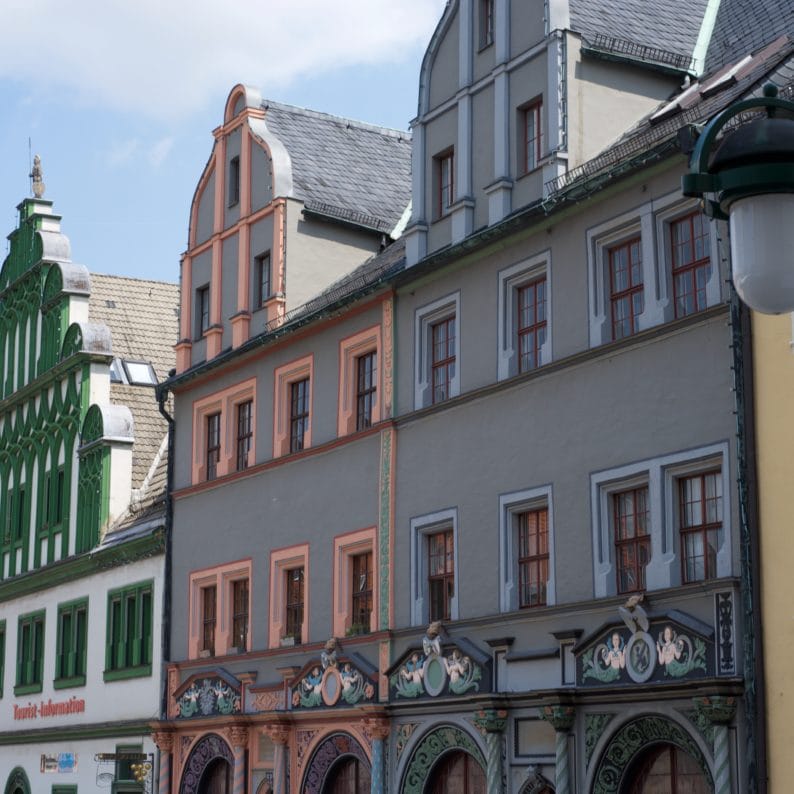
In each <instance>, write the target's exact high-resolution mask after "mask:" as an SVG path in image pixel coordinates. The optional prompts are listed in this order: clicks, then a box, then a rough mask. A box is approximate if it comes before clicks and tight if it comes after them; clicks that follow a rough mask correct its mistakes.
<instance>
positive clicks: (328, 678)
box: [290, 640, 377, 710]
mask: <svg viewBox="0 0 794 794" xmlns="http://www.w3.org/2000/svg"><path fill="white" fill-rule="evenodd" d="M340 652H341V646H340V645H339V644H338V643H337V642H336V640H329V641H328V642H327V643H326V646H325V650H324V651H323V652H322V653H321V654H320V658H319V659H315V660H314V661H311V662H309V663H308V664H307V665H305V666H304V668H303V669H302V670H301V671H300V673H298V675H297V676H296V677H295V678H294V679H293V680H292V682H291V684H290V691H291V696H290V703H291V707H292V709H293V710H297V709H314V708H337V707H338V708H346V707H349V706H357V705H361V704H363V703H370V702H372V701H373V700H374V699H375V696H376V694H377V670H376V669H375V668H374V667H372V666H371V665H370V664H368V663H367V661H366V660H365V659H364V658H362V657H361V656H360V655H359V654H357V653H353V654H350V655H349V656H343V655H341V653H340Z"/></svg>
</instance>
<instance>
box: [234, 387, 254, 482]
mask: <svg viewBox="0 0 794 794" xmlns="http://www.w3.org/2000/svg"><path fill="white" fill-rule="evenodd" d="M252 409H253V401H252V400H245V401H244V402H241V403H238V405H237V471H243V469H247V468H248V465H249V463H250V460H249V457H248V456H249V453H250V452H251V440H252V439H253V436H254V431H253V425H252V422H251V415H252Z"/></svg>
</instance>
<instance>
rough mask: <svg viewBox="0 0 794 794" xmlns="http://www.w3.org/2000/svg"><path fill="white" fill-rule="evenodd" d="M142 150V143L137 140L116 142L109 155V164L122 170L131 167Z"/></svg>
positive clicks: (130, 139) (129, 139)
mask: <svg viewBox="0 0 794 794" xmlns="http://www.w3.org/2000/svg"><path fill="white" fill-rule="evenodd" d="M139 149H140V141H139V140H138V139H137V138H128V139H127V140H124V141H115V142H114V143H113V144H112V145H111V147H110V150H109V151H108V153H107V163H108V165H109V166H111V167H112V168H120V167H121V166H124V165H129V164H130V163H131V162H132V161H133V159H134V158H135V156H136V155H137V153H138V150H139Z"/></svg>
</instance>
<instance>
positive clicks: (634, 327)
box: [609, 237, 644, 340]
mask: <svg viewBox="0 0 794 794" xmlns="http://www.w3.org/2000/svg"><path fill="white" fill-rule="evenodd" d="M609 300H610V304H611V307H612V339H613V340H617V339H623V338H624V337H626V336H631V335H632V334H636V333H637V331H638V330H639V324H638V323H639V316H640V315H641V314H642V312H643V309H644V296H643V283H642V241H641V240H640V238H639V237H635V238H633V239H631V240H627V241H626V242H625V243H621V244H620V245H616V246H613V247H612V248H610V249H609Z"/></svg>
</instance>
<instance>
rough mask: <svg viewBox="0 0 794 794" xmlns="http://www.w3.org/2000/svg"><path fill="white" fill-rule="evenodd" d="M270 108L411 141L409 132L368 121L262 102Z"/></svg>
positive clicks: (298, 106) (275, 102)
mask: <svg viewBox="0 0 794 794" xmlns="http://www.w3.org/2000/svg"><path fill="white" fill-rule="evenodd" d="M271 107H272V108H277V109H278V110H285V111H288V112H291V113H296V114H298V115H301V116H308V117H309V118H316V119H328V120H330V121H338V122H342V123H344V124H345V126H347V127H357V128H358V129H361V130H363V131H365V132H377V133H379V134H381V135H386V136H388V137H390V138H403V139H406V140H410V139H411V132H410V130H398V129H395V128H393V127H382V126H380V125H379V124H372V123H370V122H368V121H359V120H357V119H351V118H348V117H347V116H337V115H335V114H333V113H326V112H325V111H322V110H313V109H311V108H304V107H301V106H300V105H289V104H287V103H286V102H277V101H275V100H273V99H263V100H262V108H263V109H264V110H269V109H270V108H271ZM265 124H267V116H265Z"/></svg>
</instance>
